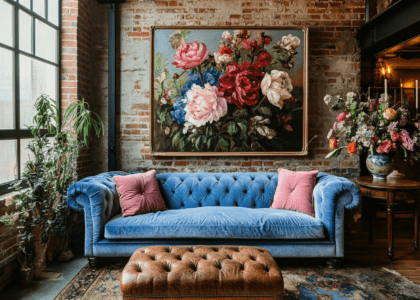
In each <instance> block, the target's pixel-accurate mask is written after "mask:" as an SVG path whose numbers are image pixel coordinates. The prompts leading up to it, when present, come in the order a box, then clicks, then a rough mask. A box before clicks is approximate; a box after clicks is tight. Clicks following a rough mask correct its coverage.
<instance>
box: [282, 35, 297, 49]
mask: <svg viewBox="0 0 420 300" xmlns="http://www.w3.org/2000/svg"><path fill="white" fill-rule="evenodd" d="M277 45H278V46H280V47H282V48H284V49H286V50H292V49H293V50H294V49H296V48H297V47H299V45H300V39H299V38H298V37H297V36H293V35H291V34H289V35H286V36H283V37H282V38H281V41H277Z"/></svg>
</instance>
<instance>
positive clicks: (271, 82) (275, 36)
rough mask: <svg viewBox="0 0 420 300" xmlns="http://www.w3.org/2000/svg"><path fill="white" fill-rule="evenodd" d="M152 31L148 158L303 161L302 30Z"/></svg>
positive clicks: (304, 82)
mask: <svg viewBox="0 0 420 300" xmlns="http://www.w3.org/2000/svg"><path fill="white" fill-rule="evenodd" d="M152 31H153V38H152V52H153V59H152V105H151V116H152V118H151V124H152V126H151V127H152V149H153V153H154V154H155V155H200V154H205V155H266V154H269V155H282V154H284V155H304V154H306V150H305V146H306V143H307V95H306V90H307V88H306V85H307V80H306V78H307V53H306V52H307V51H306V47H307V30H306V29H290V28H288V29H285V28H249V29H247V28H223V29H208V28H172V27H171V28H168V27H162V28H161V27H158V28H153V30H152Z"/></svg>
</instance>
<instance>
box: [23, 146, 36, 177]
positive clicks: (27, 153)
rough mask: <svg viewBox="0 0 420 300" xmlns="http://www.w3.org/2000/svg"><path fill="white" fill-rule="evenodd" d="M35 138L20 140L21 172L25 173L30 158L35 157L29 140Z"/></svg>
mask: <svg viewBox="0 0 420 300" xmlns="http://www.w3.org/2000/svg"><path fill="white" fill-rule="evenodd" d="M32 140H33V139H22V140H20V174H23V169H24V168H25V164H26V162H27V161H28V160H30V159H33V158H34V154H33V153H32V151H30V150H29V149H27V148H28V145H29V142H30V141H32Z"/></svg>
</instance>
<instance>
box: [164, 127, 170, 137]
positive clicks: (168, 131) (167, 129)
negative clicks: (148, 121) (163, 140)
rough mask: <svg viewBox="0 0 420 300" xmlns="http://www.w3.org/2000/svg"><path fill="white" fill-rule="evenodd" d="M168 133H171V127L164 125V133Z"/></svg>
mask: <svg viewBox="0 0 420 300" xmlns="http://www.w3.org/2000/svg"><path fill="white" fill-rule="evenodd" d="M170 133H171V128H169V127H166V129H165V134H166V135H168V134H170Z"/></svg>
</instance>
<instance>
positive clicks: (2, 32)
mask: <svg viewBox="0 0 420 300" xmlns="http://www.w3.org/2000/svg"><path fill="white" fill-rule="evenodd" d="M0 12H1V18H0V28H1V29H0V43H3V44H6V45H8V46H14V42H13V19H14V18H13V14H14V8H13V6H12V5H10V4H8V3H6V2H5V1H3V0H0Z"/></svg>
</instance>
